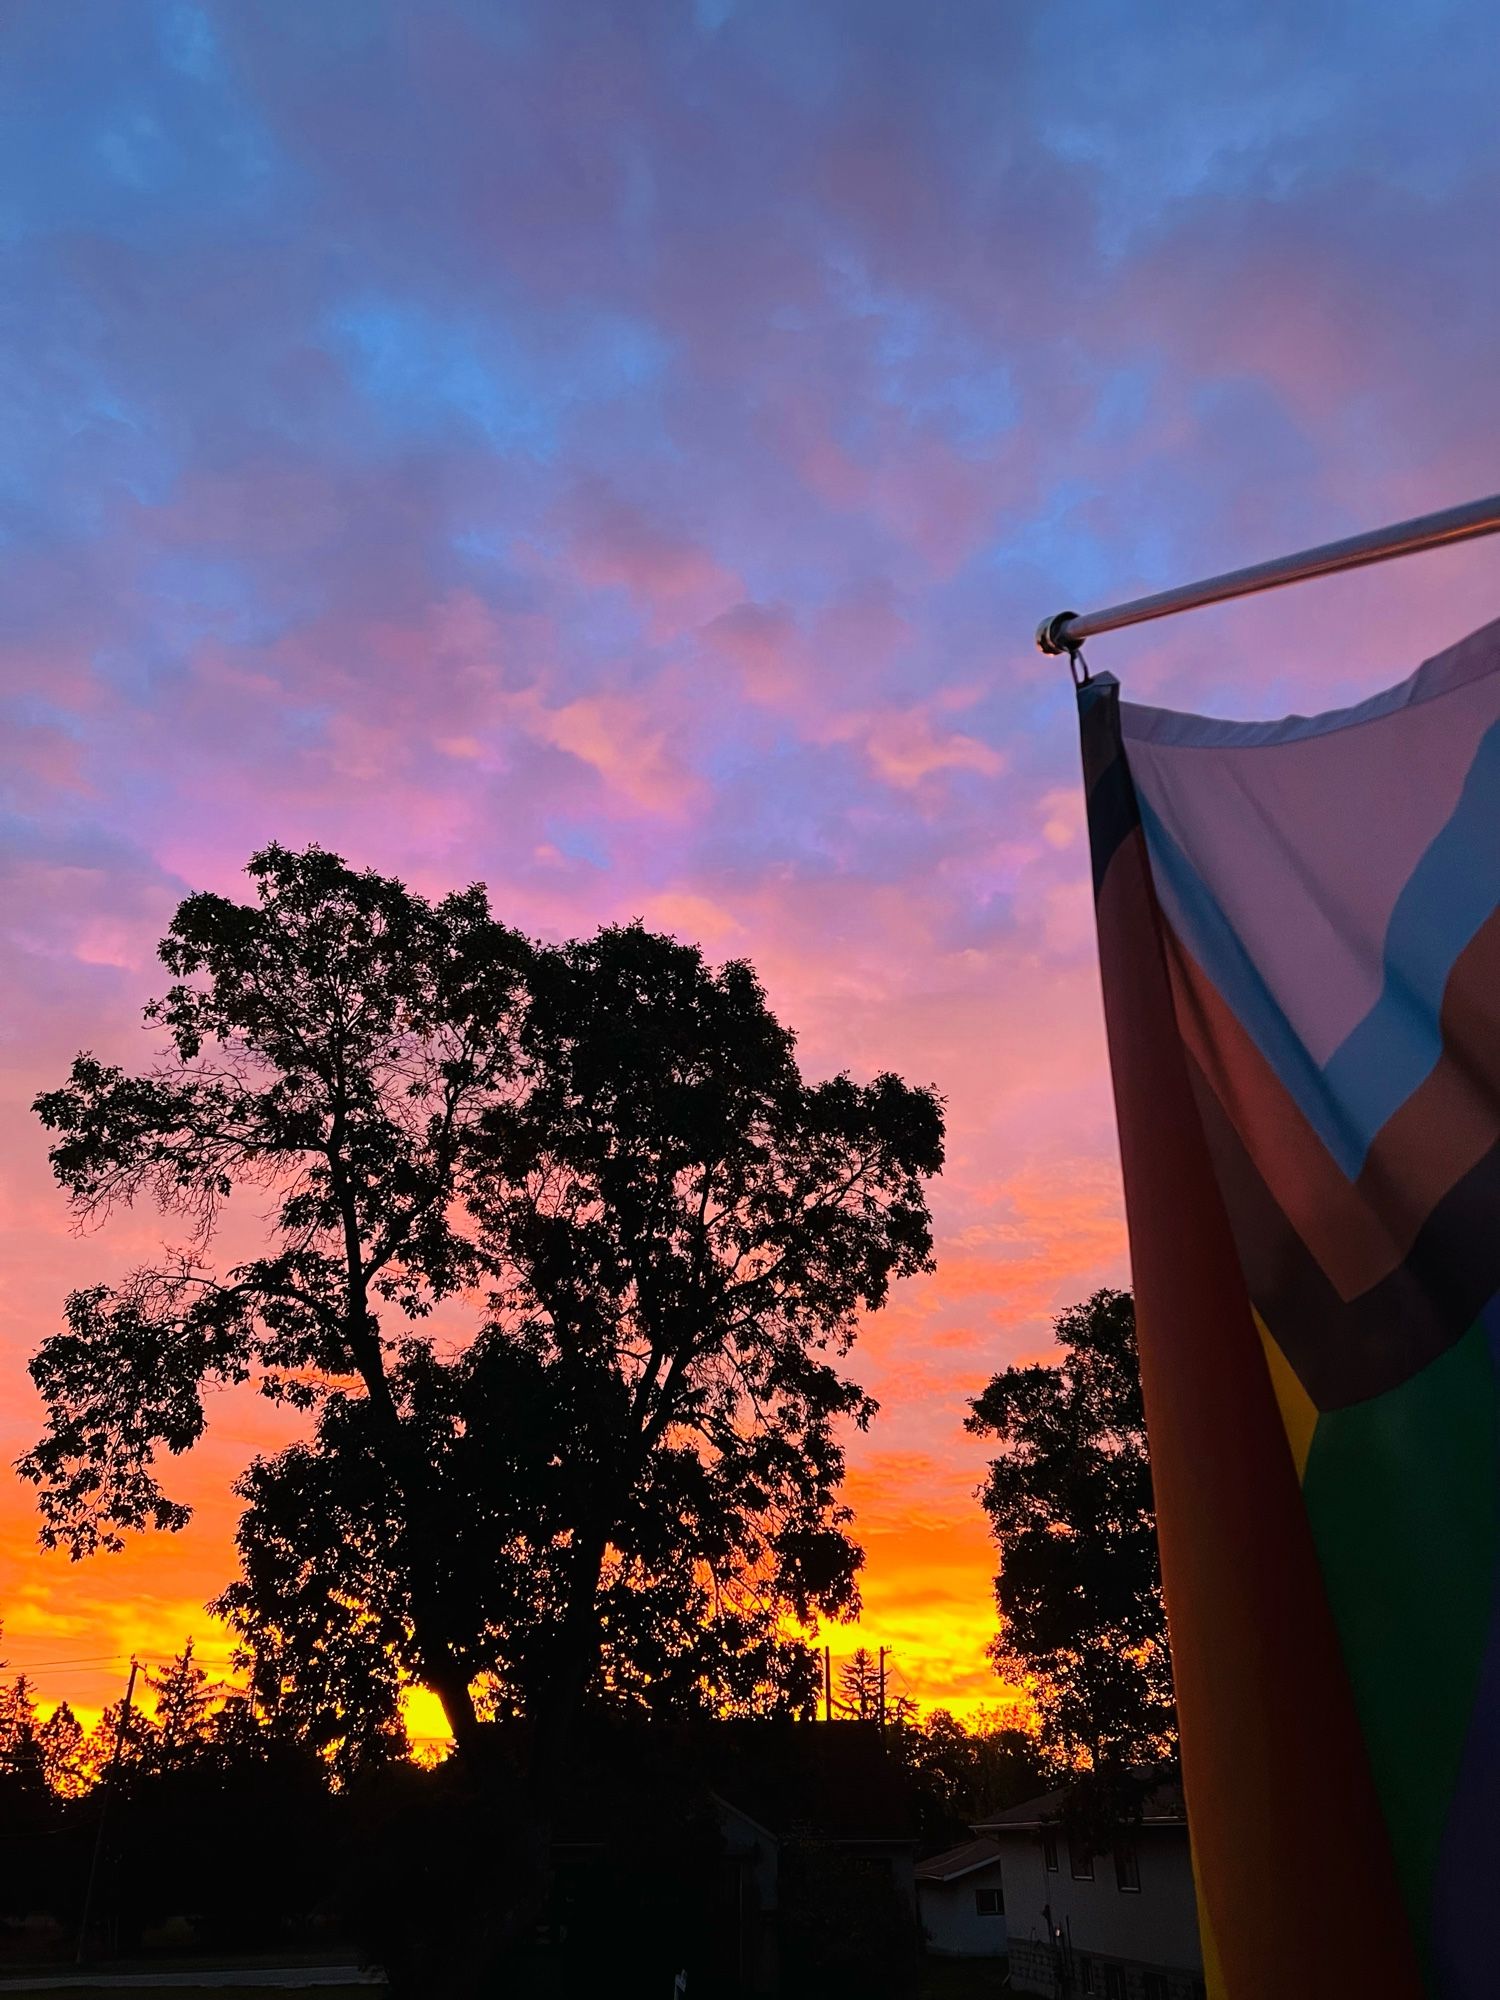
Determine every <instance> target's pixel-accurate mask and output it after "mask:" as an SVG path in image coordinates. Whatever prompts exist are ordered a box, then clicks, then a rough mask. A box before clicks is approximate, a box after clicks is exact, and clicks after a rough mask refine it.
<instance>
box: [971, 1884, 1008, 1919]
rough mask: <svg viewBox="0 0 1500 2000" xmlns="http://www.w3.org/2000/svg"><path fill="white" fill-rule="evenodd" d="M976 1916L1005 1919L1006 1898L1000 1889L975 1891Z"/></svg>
mask: <svg viewBox="0 0 1500 2000" xmlns="http://www.w3.org/2000/svg"><path fill="white" fill-rule="evenodd" d="M974 1914H975V1916H976V1917H1003V1916H1004V1915H1005V1898H1004V1897H1003V1896H1002V1895H1001V1894H1000V1891H999V1890H998V1889H976V1890H975V1891H974Z"/></svg>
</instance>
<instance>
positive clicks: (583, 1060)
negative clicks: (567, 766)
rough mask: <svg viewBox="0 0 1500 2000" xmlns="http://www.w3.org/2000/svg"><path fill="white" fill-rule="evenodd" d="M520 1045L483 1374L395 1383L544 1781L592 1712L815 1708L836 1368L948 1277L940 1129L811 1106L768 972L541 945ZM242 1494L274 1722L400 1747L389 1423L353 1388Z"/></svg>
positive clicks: (498, 1163) (503, 1709)
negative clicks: (936, 1279) (284, 1708)
mask: <svg viewBox="0 0 1500 2000" xmlns="http://www.w3.org/2000/svg"><path fill="white" fill-rule="evenodd" d="M517 1042H518V1075H519V1077H520V1079H521V1086H520V1087H519V1088H518V1090H517V1091H516V1092H515V1093H514V1095H513V1096H512V1098H511V1099H510V1101H509V1102H508V1103H507V1104H506V1105H504V1106H502V1107H497V1108H495V1109H494V1110H492V1111H491V1112H490V1113H489V1114H487V1116H486V1118H485V1120H484V1123H483V1132H482V1137H481V1141H480V1143H481V1144H482V1145H483V1146H485V1147H487V1148H488V1151H489V1170H490V1173H491V1175H492V1180H491V1182H490V1184H489V1188H488V1194H487V1199H486V1200H485V1202H484V1204H483V1214H484V1221H485V1225H486V1228H487V1231H488V1232H489V1233H488V1235H487V1237H486V1242H487V1244H488V1245H489V1248H490V1250H491V1253H492V1255H493V1256H494V1257H495V1260H496V1264H497V1268H498V1270H499V1272H500V1275H501V1278H502V1280H503V1282H500V1283H497V1284H496V1285H495V1287H494V1288H493V1290H492V1291H491V1294H490V1297H489V1302H488V1311H487V1313H486V1316H485V1319H484V1322H483V1324H482V1326H481V1328H480V1331H479V1333H478V1335H477V1337H476V1338H475V1339H474V1341H473V1342H472V1343H471V1344H470V1346H469V1347H468V1348H467V1349H466V1350H464V1351H463V1352H462V1353H461V1354H458V1355H456V1356H450V1357H443V1356H440V1355H439V1354H437V1353H436V1352H435V1350H434V1349H433V1348H432V1347H431V1346H430V1345H426V1344H410V1343H409V1344H408V1345H407V1346H406V1347H405V1348H404V1349H403V1351H402V1353H401V1355H400V1357H399V1359H397V1360H396V1361H395V1362H394V1363H393V1365H392V1368H391V1371H390V1381H391V1389H392V1396H393V1399H394V1401H395V1403H396V1406H397V1408H398V1409H399V1410H400V1412H401V1414H402V1418H403V1421H404V1422H405V1423H406V1424H407V1426H408V1428H409V1431H410V1433H411V1434H412V1435H413V1437H414V1438H416V1439H419V1440H420V1445H419V1447H418V1448H419V1450H420V1453H421V1456H422V1458H423V1460H424V1462H425V1463H426V1464H427V1466H428V1467H429V1470H430V1480H431V1485H430V1497H429V1504H430V1506H431V1508H432V1511H433V1517H434V1519H436V1520H438V1521H440V1522H441V1524H442V1540H443V1546H444V1549H445V1551H446V1560H447V1564H448V1576H449V1579H450V1583H449V1587H448V1590H447V1596H448V1600H449V1602H450V1603H451V1604H453V1605H455V1606H457V1605H463V1606H465V1607H467V1613H468V1616H467V1621H466V1622H465V1623H464V1624H462V1625H456V1626H455V1627H454V1628H453V1633H454V1643H455V1645H456V1647H457V1649H458V1651H459V1653H460V1656H461V1657H462V1658H463V1659H464V1660H465V1662H466V1664H467V1665H468V1667H469V1668H470V1670H471V1672H472V1673H473V1674H475V1675H479V1674H483V1675H484V1676H485V1684H484V1686H485V1696H486V1699H487V1701H488V1702H489V1704H490V1705H491V1707H492V1710H493V1712H494V1713H496V1714H499V1715H502V1716H503V1715H519V1714H525V1715H528V1716H530V1717H531V1718H532V1719H533V1720H534V1721H535V1722H536V1723H537V1725H538V1729H537V1743H538V1755H539V1757H540V1758H541V1759H542V1761H544V1762H545V1761H546V1759H547V1757H549V1756H552V1755H555V1746H554V1747H553V1748H551V1749H549V1747H548V1746H549V1744H550V1743H551V1742H552V1739H553V1738H554V1737H557V1738H561V1737H563V1736H565V1735H566V1732H567V1729H568V1727H569V1725H570V1719H571V1718H572V1716H574V1715H575V1714H576V1713H577V1712H578V1710H579V1708H580V1706H581V1705H583V1704H585V1703H589V1702H593V1703H600V1704H605V1705H612V1706H614V1707H617V1708H624V1709H632V1708H633V1709H637V1710H639V1711H641V1712H644V1713H648V1714H652V1715H658V1716H662V1715H683V1714H689V1713H692V1712H694V1711H695V1710H701V1709H704V1708H708V1709H711V1710H713V1711H716V1712H724V1711H726V1710H727V1711H729V1712H737V1713H742V1714H753V1713H762V1714H764V1713H776V1712H786V1711H788V1710H790V1711H792V1712H800V1711H803V1710H805V1709H807V1708H809V1707H810V1706H811V1704H812V1702H813V1700H814V1698H815V1692H816V1663H815V1661H814V1660H813V1658H812V1656H811V1654H810V1653H809V1652H808V1651H807V1649H806V1647H805V1646H802V1645H799V1644H798V1643H796V1642H795V1641H789V1640H788V1639H787V1638H786V1636H785V1634H784V1631H783V1626H784V1622H785V1618H786V1616H787V1615H788V1614H790V1615H791V1616H793V1617H804V1618H805V1617H806V1616H807V1615H808V1614H809V1613H811V1612H824V1613H834V1614H837V1613H842V1612H844V1611H847V1610H849V1609H852V1608H853V1606H854V1604H855V1601H856V1599H855V1595H854V1576H855V1572H856V1568H857V1564H858V1561H859V1552H858V1550H857V1549H856V1548H855V1547H854V1546H853V1544H852V1543H851V1542H850V1540H849V1538H848V1535H847V1533H846V1523H847V1519H848V1515H847V1510H845V1509H844V1508H842V1507H841V1506H840V1504H839V1502H838V1498H837V1493H838V1486H839V1483H840V1481H841V1478H842V1473H843V1454H842V1450H841V1448H840V1446H839V1444H838V1441H837V1435H836V1431H837V1425H838V1423H839V1422H840V1421H841V1420H847V1419H853V1420H854V1421H855V1422H856V1423H863V1422H866V1421H868V1418H869V1415H870V1412H871V1410H872V1408H873V1405H872V1404H871V1403H870V1402H869V1399H868V1398H866V1397H865V1396H864V1394H863V1392H862V1391H861V1390H860V1389H859V1388H858V1387H857V1386H856V1385H854V1384H853V1383H851V1382H849V1381H847V1380H846V1379H845V1378H844V1377H843V1376H841V1374H840V1373H839V1371H838V1369H837V1368H836V1366H835V1365H834V1364H835V1362H836V1361H837V1360H838V1358H839V1357H840V1356H841V1355H842V1354H843V1353H845V1352H846V1351H847V1349H848V1347H849V1345H850V1343H851V1341H852V1338H853V1334H854V1330H855V1325H856V1322H857V1318H858V1315H859V1314H860V1313H861V1312H862V1311H864V1310H868V1309H871V1308H873V1307H875V1306H877V1305H878V1304H880V1303H881V1301H882V1300H883V1298H884V1295H885V1289H886V1286H887V1284H888V1282H889V1279H890V1277H891V1276H892V1275H893V1274H899V1273H900V1272H902V1271H907V1270H914V1269H918V1268H921V1266H922V1265H923V1264H924V1263H925V1262H926V1261H927V1259H928V1256H929V1240H930V1239H929V1235H928V1221H927V1213H926V1207H925V1201H924V1198H923V1195H922V1190H921V1181H922V1178H923V1177H924V1176H925V1175H927V1174H929V1173H931V1172H933V1171H935V1170H936V1168H937V1166H938V1164H939V1163H940V1157H941V1154H940V1146H941V1120H940V1113H939V1110H938V1107H937V1104H936V1102H935V1100H934V1099H933V1098H932V1097H931V1096H930V1094H928V1093H926V1092H921V1091H914V1090H910V1089H908V1088H907V1086H905V1085H903V1084H901V1083H900V1082H899V1081H898V1080H897V1079H895V1078H892V1077H881V1078H877V1079H876V1081H875V1082H874V1083H872V1084H870V1085H867V1086H859V1085H855V1084H853V1083H852V1082H850V1081H849V1079H847V1078H843V1077H839V1078H835V1079H833V1080H832V1081H830V1082H827V1083H823V1084H818V1085H811V1086H810V1085H808V1084H806V1083H804V1082H803V1080H802V1079H801V1077H800V1076H799V1074H798V1072H797V1069H796V1065H795V1062H794V1060H793V1050H792V1038H791V1036H790V1035H789V1034H788V1033H787V1032H786V1030H785V1029H783V1028H782V1027H780V1026H779V1024H778V1023H776V1021H775V1020H774V1018H773V1017H772V1016H771V1014H770V1012H769V1010H768V1009H767V1007H766V1005H765V1001H764V996H763V995H762V993H761V991H760V988H759V986H758V985H757V983H756V982H755V980H754V977H753V975H752V974H751V972H750V971H749V969H748V968H747V967H744V966H738V965H731V966H728V967H725V968H724V969H723V970H722V971H721V972H718V973H714V972H712V971H710V970H709V969H708V968H707V967H706V966H705V965H704V964H703V961H702V959H701V957H700V955H699V954H698V953H697V952H696V951H694V950H691V949H690V948H688V947H685V946H681V945H678V944H675V943H673V942H672V941H671V940H670V939H666V938H661V937H655V936H652V935H651V934H649V933H647V932H645V931H644V930H642V929H640V928H639V927H635V926H632V927H628V928H625V929H620V930H610V931H605V932H602V933H601V934H600V935H599V936H598V937H597V938H595V939H593V940H590V941H588V942H586V943H581V944H576V945H570V946H567V947H565V948H563V949H562V950H559V951H556V952H548V953H541V952H538V953H537V955H536V957H535V959H534V960H533V962H532V965H531V966H530V967H529V969H528V974H527V1000H526V1006H525V1009H524V1013H523V1016H522V1020H521V1023H520V1028H519V1032H518V1037H517ZM241 1491H242V1493H243V1494H244V1497H245V1498H246V1500H247V1501H248V1503H249V1505H248V1507H247V1511H246V1514H245V1516H244V1518H243V1521H242V1524H241V1529H240V1548H241V1555H242V1564H243V1575H242V1577H241V1579H240V1580H239V1581H238V1582H237V1583H236V1584H234V1585H233V1586H231V1588H230V1590H229V1591H227V1592H226V1593H225V1595H224V1598H223V1599H222V1600H221V1603H220V1608H221V1609H222V1610H223V1611H225V1612H226V1613H227V1614H228V1615H230V1616H231V1617H232V1618H234V1619H235V1620H236V1621H237V1622H238V1623H239V1625H240V1627H241V1629H242V1631H243V1632H244V1633H245V1634H246V1636H247V1638H248V1639H249V1640H250V1641H251V1642H252V1645H253V1649H254V1652H255V1655H256V1658H257V1660H258V1661H260V1662H263V1663H265V1665H266V1667H267V1669H268V1670H269V1672H270V1673H271V1675H272V1676H273V1678H274V1680H275V1682H276V1687H275V1688H268V1690H267V1698H268V1699H271V1700H275V1699H277V1698H278V1694H277V1690H278V1689H281V1688H285V1687H286V1686H288V1685H291V1686H293V1687H295V1688H298V1689H300V1690H302V1691H304V1692H313V1693H315V1701H314V1704H313V1705H314V1707H315V1708H316V1709H317V1710H318V1711H319V1712H320V1714H321V1716H322V1718H323V1721H322V1727H324V1729H325V1730H331V1729H332V1728H333V1727H334V1725H335V1721H336V1720H337V1721H338V1722H340V1723H342V1724H344V1725H353V1726H355V1727H358V1728H363V1729H367V1730H371V1731H374V1732H377V1733H378V1731H379V1730H380V1729H381V1728H382V1727H383V1726H385V1723H386V1721H387V1719H388V1718H389V1717H390V1715H391V1714H392V1713H393V1704H394V1700H395V1695H396V1687H397V1678H398V1676H397V1673H396V1667H397V1664H398V1663H401V1662H404V1661H405V1660H406V1658H407V1652H408V1641H407V1636H406V1635H407V1634H409V1633H410V1632H411V1631H412V1629H413V1626H414V1617H413V1607H412V1603H411V1598H410V1582H409V1578H408V1576H407V1574H406V1573H405V1571H404V1570H403V1567H402V1565H401V1563H400V1561H399V1552H400V1542H399V1538H398V1536H397V1535H396V1534H395V1532H394V1528H395V1518H394V1514H393V1509H394V1507H395V1505H396V1496H395V1494H394V1493H393V1490H392V1487H391V1483H390V1481H389V1478H388V1476H387V1474H386V1471H385V1468H384V1466H383V1465H382V1462H381V1460H380V1457H379V1454H378V1452H377V1451H376V1450H375V1448H374V1445H373V1440H372V1437H371V1433H370V1412H369V1410H368V1407H367V1405H366V1403H365V1401H364V1400H363V1399H361V1398H351V1397H348V1396H344V1395H334V1396H330V1397H329V1398H328V1399H327V1400H326V1402H325V1404H324V1406H323V1408H322V1410H321V1412H320V1416H319V1422H318V1429H317V1435H316V1437H315V1438H314V1440H313V1441H312V1442H311V1443H309V1444H305V1445H299V1446H296V1447H293V1448H292V1449H290V1450H288V1451H286V1452H284V1453H282V1454H280V1455H279V1456H278V1457H277V1458H275V1459H272V1460H267V1461H263V1462H261V1463H258V1464H257V1465H255V1466H253V1467H252V1468H251V1470H250V1472H249V1474H248V1475H247V1476H246V1479H245V1481H244V1483H243V1485H242V1488H241ZM356 1607H357V1610H356ZM341 1658H342V1665H340V1664H339V1662H340V1660H341ZM382 1662H384V1663H385V1664H384V1666H382V1664H381V1663H382Z"/></svg>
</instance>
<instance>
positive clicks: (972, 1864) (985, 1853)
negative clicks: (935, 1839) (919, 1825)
mask: <svg viewBox="0 0 1500 2000" xmlns="http://www.w3.org/2000/svg"><path fill="white" fill-rule="evenodd" d="M999 1859H1000V1844H999V1842H998V1841H994V1840H990V1839H988V1838H986V1837H985V1836H984V1835H982V1834H981V1836H980V1837H979V1839H978V1840H966V1841H965V1842H964V1843H963V1845H962V1846H961V1847H950V1848H947V1849H946V1850H945V1851H944V1852H943V1853H942V1854H933V1855H930V1856H929V1857H928V1859H927V1860H926V1861H919V1862H918V1863H917V1880H918V1881H919V1882H957V1881H959V1880H960V1878H961V1877H963V1876H965V1875H972V1874H973V1873H974V1872H975V1870H976V1869H978V1868H988V1867H990V1866H992V1865H993V1863H995V1862H996V1861H998V1860H999Z"/></svg>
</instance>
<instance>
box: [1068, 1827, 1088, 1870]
mask: <svg viewBox="0 0 1500 2000" xmlns="http://www.w3.org/2000/svg"><path fill="white" fill-rule="evenodd" d="M1068 1873H1069V1874H1070V1875H1071V1876H1072V1877H1073V1880H1074V1881H1075V1882H1092V1881H1093V1879H1094V1857H1093V1855H1092V1854H1090V1853H1089V1851H1088V1849H1087V1847H1085V1846H1084V1845H1083V1843H1082V1842H1081V1841H1079V1840H1078V1839H1076V1838H1075V1837H1074V1835H1072V1834H1071V1833H1070V1834H1069V1835H1068Z"/></svg>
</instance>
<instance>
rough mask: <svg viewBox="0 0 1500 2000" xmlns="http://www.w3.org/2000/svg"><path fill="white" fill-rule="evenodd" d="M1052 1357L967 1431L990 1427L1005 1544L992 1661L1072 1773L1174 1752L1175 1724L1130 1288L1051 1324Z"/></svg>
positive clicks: (999, 1532)
mask: <svg viewBox="0 0 1500 2000" xmlns="http://www.w3.org/2000/svg"><path fill="white" fill-rule="evenodd" d="M1055 1326H1056V1334H1057V1341H1058V1346H1059V1348H1060V1349H1061V1353H1060V1355H1059V1358H1058V1359H1057V1361H1055V1362H1052V1363H1037V1364H1033V1365H1032V1366H1030V1367H1025V1368H1007V1369H1005V1370H1003V1371H1002V1372H1001V1373H1000V1374H998V1375H996V1376H995V1378H994V1379H993V1380H992V1381H991V1383H990V1384H989V1386H988V1388H986V1389H985V1390H984V1392H983V1394H982V1395H980V1396H977V1397H975V1398H974V1399H973V1401H972V1403H971V1405H970V1411H971V1414H970V1416H969V1418H968V1420H967V1426H966V1427H967V1428H968V1429H969V1430H970V1431H973V1432H975V1433H976V1434H978V1435H979V1436H981V1437H990V1438H994V1439H995V1440H996V1441H997V1443H998V1445H999V1451H998V1454H997V1456H996V1457H995V1459H994V1460H993V1462H992V1463H991V1465H990V1469H989V1477H988V1479H987V1480H986V1482H985V1485H984V1487H983V1489H982V1491H981V1495H980V1497H981V1500H982V1502H983V1505H984V1508H985V1511H986V1513H987V1514H988V1515H989V1517H990V1524H991V1527H992V1529H993V1531H994V1535H995V1539H996V1541H997V1542H998V1544H999V1547H1000V1573H999V1575H998V1577H997V1578H996V1580H995V1600H996V1603H997V1605H998V1608H999V1612H1000V1631H999V1635H998V1637H997V1638H996V1640H995V1642H994V1646H993V1648H992V1653H993V1657H994V1660H995V1664H996V1666H997V1668H998V1669H999V1670H1000V1671H1001V1672H1002V1673H1003V1674H1004V1675H1006V1677H1007V1678H1009V1679H1012V1680H1016V1681H1021V1682H1024V1683H1025V1684H1026V1685H1027V1686H1028V1687H1030V1688H1031V1689H1032V1691H1033V1693H1034V1697H1035V1700H1036V1703H1037V1707H1038V1710H1039V1714H1040V1719H1041V1726H1042V1740H1043V1743H1044V1744H1045V1746H1046V1747H1047V1748H1049V1749H1050V1750H1052V1751H1053V1752H1054V1753H1056V1754H1057V1755H1058V1756H1059V1757H1060V1758H1061V1759H1062V1760H1063V1761H1064V1762H1065V1763H1067V1764H1068V1765H1070V1766H1072V1767H1074V1768H1079V1767H1082V1768H1085V1769H1087V1768H1092V1769H1095V1770H1105V1769H1113V1770H1119V1769H1122V1768H1124V1767H1126V1766H1128V1765H1130V1764H1132V1763H1137V1762H1140V1761H1143V1760H1144V1761H1151V1760H1154V1759H1156V1758H1159V1757H1161V1756H1163V1755H1165V1754H1168V1753H1170V1751H1171V1750H1172V1748H1173V1746H1174V1744H1175V1733H1176V1721H1175V1710H1174V1707H1173V1701H1172V1678H1171V1666H1170V1661H1169V1659H1168V1654H1167V1633H1166V1616H1165V1612H1164V1609H1163V1605H1162V1595H1161V1567H1160V1560H1159V1557H1158V1554H1157V1546H1156V1514H1155V1508H1154V1503H1153V1499H1152V1491H1151V1464H1150V1455H1149V1452H1148V1449H1147V1442H1146V1418H1145V1410H1144V1407H1143V1404H1142V1400H1141V1385H1140V1376H1139V1373H1138V1371H1137V1366H1136V1350H1135V1311H1134V1305H1133V1302H1132V1300H1131V1297H1130V1294H1129V1293H1128V1292H1117V1291H1100V1292H1096V1293H1095V1294H1094V1295H1093V1297H1092V1298H1090V1299H1088V1300H1086V1301H1085V1302H1084V1303H1083V1304H1081V1305H1076V1306H1071V1307H1069V1309H1068V1310H1067V1311H1066V1312H1064V1313H1062V1314H1061V1315H1060V1316H1059V1318H1058V1319H1057V1321H1056V1322H1055Z"/></svg>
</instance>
